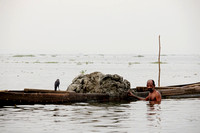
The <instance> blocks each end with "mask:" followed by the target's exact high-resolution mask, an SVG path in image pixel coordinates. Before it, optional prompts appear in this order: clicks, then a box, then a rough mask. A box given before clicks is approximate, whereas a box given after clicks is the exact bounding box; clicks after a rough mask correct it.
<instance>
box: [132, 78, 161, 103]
mask: <svg viewBox="0 0 200 133" xmlns="http://www.w3.org/2000/svg"><path fill="white" fill-rule="evenodd" d="M147 89H148V90H149V95H148V96H147V97H146V98H142V97H139V96H136V95H134V94H133V93H132V92H131V91H129V96H132V97H135V98H137V99H139V100H145V101H149V103H153V104H154V103H157V104H160V103H161V94H160V93H159V92H158V91H157V90H156V89H155V82H154V80H148V81H147Z"/></svg>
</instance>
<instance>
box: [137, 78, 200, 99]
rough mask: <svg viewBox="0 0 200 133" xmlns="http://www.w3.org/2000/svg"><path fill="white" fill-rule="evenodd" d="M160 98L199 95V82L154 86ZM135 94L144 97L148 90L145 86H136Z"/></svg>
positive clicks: (194, 96) (193, 96)
mask: <svg viewBox="0 0 200 133" xmlns="http://www.w3.org/2000/svg"><path fill="white" fill-rule="evenodd" d="M156 90H158V91H159V92H160V93H161V95H162V98H196V97H200V82H197V83H192V84H184V85H174V86H167V87H156ZM134 91H135V93H136V95H139V96H142V97H146V96H147V95H148V93H149V92H148V90H147V88H146V87H136V88H135V89H134Z"/></svg>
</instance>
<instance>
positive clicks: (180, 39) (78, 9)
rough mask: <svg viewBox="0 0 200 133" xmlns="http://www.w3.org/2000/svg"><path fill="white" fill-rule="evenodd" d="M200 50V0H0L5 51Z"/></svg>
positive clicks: (0, 40) (0, 34) (1, 44)
mask: <svg viewBox="0 0 200 133" xmlns="http://www.w3.org/2000/svg"><path fill="white" fill-rule="evenodd" d="M159 34H160V35H161V45H162V54H168V53H174V54H185V53H186V54H193V53H195V54H198V53H199V51H200V0H0V52H1V53H2V52H3V53H5V52H7V53H12V52H14V53H35V52H37V53H49V52H52V53H57V54H59V53H66V54H67V53H112V54H118V53H120V54H123V53H124V54H125V53H128V54H146V53H147V54H151V53H152V54H157V53H158V35H159Z"/></svg>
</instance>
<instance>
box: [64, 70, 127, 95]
mask: <svg viewBox="0 0 200 133" xmlns="http://www.w3.org/2000/svg"><path fill="white" fill-rule="evenodd" d="M128 89H130V82H129V81H127V80H126V79H123V77H121V76H119V75H117V74H114V75H111V74H106V75H104V74H102V73H101V72H93V73H91V74H86V75H79V76H78V77H76V78H75V79H74V80H73V81H72V83H71V84H70V85H69V87H68V88H67V91H75V92H76V93H106V94H109V95H110V96H121V95H125V94H126V92H127V91H128Z"/></svg>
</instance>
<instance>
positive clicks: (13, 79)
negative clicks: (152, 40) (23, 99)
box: [0, 54, 200, 133]
mask: <svg viewBox="0 0 200 133" xmlns="http://www.w3.org/2000/svg"><path fill="white" fill-rule="evenodd" d="M161 61H162V64H161V85H162V86H167V85H176V84H186V83H193V82H199V81H200V55H163V56H161ZM156 62H157V56H156V55H103V54H99V55H84V54H75V55H48V54H35V55H14V54H1V55H0V90H23V89H24V88H37V89H52V90H53V85H54V82H55V80H56V79H57V78H59V79H60V81H61V85H60V89H61V90H66V88H67V86H68V85H69V84H70V83H71V82H72V80H73V78H75V77H76V76H77V75H79V74H80V73H91V72H94V71H100V72H102V73H104V74H107V73H109V74H119V75H121V76H123V77H124V78H125V79H127V80H128V81H130V83H131V87H132V88H134V87H136V86H145V85H146V81H147V80H148V79H154V80H155V81H157V78H158V64H157V63H156ZM199 109H200V98H195V99H163V100H162V103H161V104H160V105H153V106H152V105H149V104H148V102H145V101H136V102H131V103H75V104H69V105H31V106H30V105H19V106H16V107H13V106H7V107H3V108H0V132H2V133H4V132H13V133H16V132H20V133H27V132H48V133H51V132H72V133H73V132H74V133H82V132H109V133H111V132H120V133H121V132H167V133H168V132H185V133H188V132H199V131H200V127H199V125H200V112H199Z"/></svg>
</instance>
